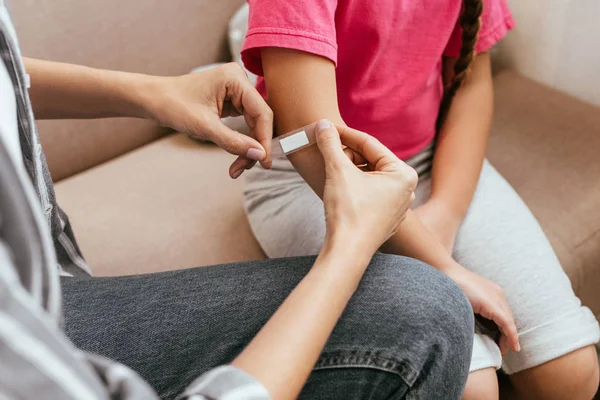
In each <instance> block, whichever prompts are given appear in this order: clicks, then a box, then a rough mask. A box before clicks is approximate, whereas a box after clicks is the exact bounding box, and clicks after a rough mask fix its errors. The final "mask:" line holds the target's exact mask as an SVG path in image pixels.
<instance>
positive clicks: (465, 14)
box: [437, 0, 483, 133]
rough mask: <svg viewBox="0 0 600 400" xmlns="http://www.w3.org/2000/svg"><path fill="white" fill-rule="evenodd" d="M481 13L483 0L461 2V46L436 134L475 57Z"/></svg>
mask: <svg viewBox="0 0 600 400" xmlns="http://www.w3.org/2000/svg"><path fill="white" fill-rule="evenodd" d="M482 11H483V0H463V10H462V14H461V16H460V27H461V29H462V45H461V48H460V55H459V57H458V59H457V60H456V64H454V77H453V78H452V81H451V82H450V83H449V84H448V85H447V86H446V88H445V91H444V97H443V98H442V102H441V104H440V113H439V115H438V120H437V131H438V133H439V131H440V129H441V127H442V124H443V123H444V120H445V119H446V116H447V115H448V111H449V110H450V105H451V104H452V99H453V98H454V96H455V95H456V92H457V91H458V89H460V87H461V86H462V85H463V83H464V82H465V80H466V79H467V75H468V73H469V66H470V65H471V62H472V61H473V58H474V57H475V44H476V43H477V36H478V34H479V28H480V27H481V21H480V17H481V12H482Z"/></svg>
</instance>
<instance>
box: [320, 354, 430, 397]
mask: <svg viewBox="0 0 600 400" xmlns="http://www.w3.org/2000/svg"><path fill="white" fill-rule="evenodd" d="M338 368H368V369H376V370H380V371H385V372H388V373H391V374H394V375H397V376H399V377H400V378H401V379H402V380H403V381H404V382H405V383H406V385H407V386H408V387H409V388H412V386H413V384H414V383H415V381H416V380H417V378H418V376H419V372H418V370H417V369H416V368H414V367H413V365H412V364H411V363H410V362H409V361H408V360H393V359H391V358H388V357H383V356H381V355H379V354H374V353H371V352H363V353H357V352H353V351H342V352H336V353H325V354H323V355H321V358H319V361H317V364H316V365H315V366H314V368H313V370H315V371H319V370H326V369H338Z"/></svg>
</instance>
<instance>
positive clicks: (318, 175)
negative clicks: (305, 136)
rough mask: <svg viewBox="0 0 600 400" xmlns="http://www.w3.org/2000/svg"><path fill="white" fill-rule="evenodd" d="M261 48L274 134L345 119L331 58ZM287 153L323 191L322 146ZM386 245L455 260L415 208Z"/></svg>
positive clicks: (434, 260) (441, 261)
mask: <svg viewBox="0 0 600 400" xmlns="http://www.w3.org/2000/svg"><path fill="white" fill-rule="evenodd" d="M261 54H262V60H263V70H264V73H265V80H266V85H267V94H268V99H269V103H270V106H271V108H272V109H273V112H274V114H275V128H276V129H275V130H276V135H277V134H282V133H286V132H288V131H291V130H293V129H296V128H299V127H301V126H304V125H308V124H310V123H312V122H315V121H317V120H319V119H321V118H327V119H329V120H330V121H332V122H334V123H336V124H340V125H345V124H344V121H343V120H342V117H341V115H340V112H339V108H338V103H337V89H336V80H335V66H334V64H333V62H332V61H330V60H328V59H326V58H323V57H320V56H316V55H313V54H309V53H304V52H300V51H296V50H288V49H280V48H264V49H262V53H261ZM289 158H290V161H291V162H292V164H293V165H294V167H295V168H296V170H298V172H299V173H300V175H302V177H303V178H304V180H306V182H307V183H308V184H309V185H310V186H311V187H312V189H313V190H314V191H315V192H316V193H317V194H318V195H319V197H322V193H323V183H324V182H325V172H324V167H323V159H322V157H321V154H320V152H319V150H318V149H317V148H315V147H314V146H312V147H308V148H306V149H304V150H302V151H299V152H297V153H294V154H292V155H290V156H289ZM383 250H384V251H386V252H388V253H395V254H400V255H405V256H409V257H413V258H417V259H420V260H422V261H424V262H427V263H428V264H430V265H433V266H434V267H436V268H438V269H439V270H441V271H443V272H446V271H447V270H448V269H450V268H452V267H455V266H456V263H455V262H454V260H453V259H452V257H451V256H450V255H449V254H448V252H446V251H445V249H444V247H443V246H442V245H441V244H440V243H438V241H437V239H436V237H435V236H434V235H433V234H432V233H430V232H429V231H428V230H427V228H425V227H424V226H423V224H421V222H420V221H419V219H418V218H417V217H416V216H415V215H414V213H413V212H411V211H409V212H408V213H407V215H406V219H405V221H404V222H403V223H402V225H401V227H400V229H399V231H398V232H397V233H396V234H395V235H394V236H393V237H392V238H390V240H389V241H388V242H387V244H386V245H385V246H384V247H383Z"/></svg>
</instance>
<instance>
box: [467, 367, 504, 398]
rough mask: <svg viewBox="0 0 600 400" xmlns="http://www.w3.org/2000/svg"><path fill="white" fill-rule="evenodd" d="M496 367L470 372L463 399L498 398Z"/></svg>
mask: <svg viewBox="0 0 600 400" xmlns="http://www.w3.org/2000/svg"><path fill="white" fill-rule="evenodd" d="M499 396H500V395H499V389H498V378H497V376H496V369H494V368H484V369H480V370H477V371H474V372H471V373H470V374H469V378H468V379H467V386H466V387H465V392H464V393H463V397H462V399H463V400H498V398H499Z"/></svg>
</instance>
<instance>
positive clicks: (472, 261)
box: [453, 161, 599, 399]
mask: <svg viewBox="0 0 600 400" xmlns="http://www.w3.org/2000/svg"><path fill="white" fill-rule="evenodd" d="M453 256H454V258H455V259H456V260H457V261H458V262H459V263H460V264H461V265H463V266H464V267H466V268H468V269H470V270H472V271H474V272H476V273H478V274H480V275H482V276H485V277H487V278H488V279H491V280H492V281H494V282H496V283H498V284H499V285H500V286H502V288H503V289H504V291H505V293H506V297H507V299H508V302H509V304H510V306H511V308H512V310H513V313H514V317H515V321H516V324H517V329H518V331H519V338H520V342H521V348H522V350H521V352H520V353H512V352H510V353H509V354H508V355H507V356H506V357H505V358H504V360H503V364H502V367H503V369H504V371H505V372H507V373H508V374H509V375H511V382H512V384H513V385H514V386H515V389H516V391H517V392H518V393H520V394H522V396H523V398H527V399H536V398H540V399H564V398H568V399H590V398H591V397H592V395H593V393H595V390H596V389H597V387H598V365H597V357H596V354H595V349H594V347H593V344H594V343H596V342H598V339H599V329H598V322H597V321H596V319H595V317H594V315H593V314H592V313H591V311H590V310H589V309H588V308H586V307H583V306H582V305H581V302H580V301H579V299H578V298H577V297H576V296H575V294H574V293H573V290H572V288H571V284H570V282H569V279H568V277H567V276H566V274H565V273H564V271H563V270H562V268H561V266H560V264H559V261H558V259H557V257H556V255H555V254H554V251H553V250H552V247H551V246H550V244H549V242H548V240H547V239H546V237H545V235H544V233H543V231H542V229H541V228H540V226H539V224H538V223H537V221H536V220H535V218H534V217H533V215H532V214H531V212H530V211H529V209H528V208H527V206H526V205H525V204H524V202H523V201H522V200H521V198H520V197H519V196H518V195H517V193H516V192H515V191H514V190H513V189H512V188H511V187H510V185H509V184H508V183H507V182H506V181H505V180H504V179H503V178H502V176H501V175H500V174H499V173H498V172H497V171H496V170H495V169H494V168H493V167H492V166H491V165H490V164H489V163H488V162H487V161H486V162H485V164H484V167H483V170H482V174H481V178H480V181H479V185H478V187H477V191H476V193H475V197H474V199H473V202H472V204H471V207H470V209H469V212H468V214H467V216H466V218H465V220H464V223H463V225H462V227H461V229H460V231H459V233H458V236H457V239H456V245H455V248H454V254H453ZM565 396H566V397H565Z"/></svg>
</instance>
